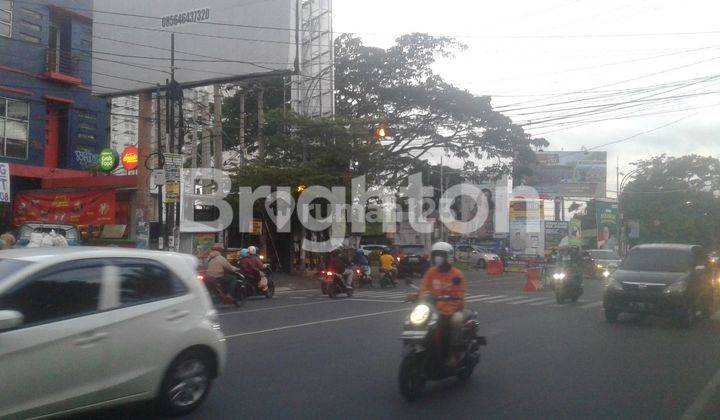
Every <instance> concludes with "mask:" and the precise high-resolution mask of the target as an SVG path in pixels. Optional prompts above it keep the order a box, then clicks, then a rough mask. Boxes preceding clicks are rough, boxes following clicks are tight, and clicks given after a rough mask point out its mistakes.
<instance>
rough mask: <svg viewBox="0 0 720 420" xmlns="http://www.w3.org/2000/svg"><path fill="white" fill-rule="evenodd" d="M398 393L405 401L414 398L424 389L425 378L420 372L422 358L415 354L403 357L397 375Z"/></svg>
mask: <svg viewBox="0 0 720 420" xmlns="http://www.w3.org/2000/svg"><path fill="white" fill-rule="evenodd" d="M398 385H399V386H400V394H401V395H402V396H403V398H405V400H407V401H414V400H416V399H417V398H418V397H419V396H420V395H421V394H422V392H423V390H424V389H425V378H424V377H423V374H422V359H421V358H420V357H419V356H417V355H410V356H406V357H405V358H403V360H402V363H400V374H399V375H398Z"/></svg>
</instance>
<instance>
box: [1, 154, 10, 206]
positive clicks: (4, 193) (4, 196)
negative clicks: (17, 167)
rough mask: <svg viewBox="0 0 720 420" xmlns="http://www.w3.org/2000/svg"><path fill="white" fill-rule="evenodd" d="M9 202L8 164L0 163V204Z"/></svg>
mask: <svg viewBox="0 0 720 420" xmlns="http://www.w3.org/2000/svg"><path fill="white" fill-rule="evenodd" d="M9 202H10V164H8V163H0V203H9Z"/></svg>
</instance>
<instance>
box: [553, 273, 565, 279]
mask: <svg viewBox="0 0 720 420" xmlns="http://www.w3.org/2000/svg"><path fill="white" fill-rule="evenodd" d="M553 280H556V281H562V280H565V273H555V274H553Z"/></svg>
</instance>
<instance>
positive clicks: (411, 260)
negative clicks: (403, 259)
mask: <svg viewBox="0 0 720 420" xmlns="http://www.w3.org/2000/svg"><path fill="white" fill-rule="evenodd" d="M407 260H408V262H418V261H420V259H419V258H418V257H408V259H407Z"/></svg>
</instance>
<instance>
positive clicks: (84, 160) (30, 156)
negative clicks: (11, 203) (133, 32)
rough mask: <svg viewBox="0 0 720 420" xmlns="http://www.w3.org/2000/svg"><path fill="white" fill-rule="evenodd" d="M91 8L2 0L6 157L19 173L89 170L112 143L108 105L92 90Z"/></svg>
mask: <svg viewBox="0 0 720 420" xmlns="http://www.w3.org/2000/svg"><path fill="white" fill-rule="evenodd" d="M91 9H92V1H91V0H75V1H71V0H53V1H48V0H38V1H34V2H23V1H12V0H3V1H2V2H0V127H3V128H2V129H0V162H9V163H10V164H11V165H12V167H11V168H12V169H11V172H12V173H13V175H15V176H19V177H24V178H29V179H38V177H41V176H43V175H48V174H50V173H51V172H50V171H51V170H66V169H67V170H78V171H82V170H85V169H86V167H87V166H88V164H92V163H93V162H94V160H95V158H96V157H97V154H98V153H99V151H100V150H101V149H102V148H104V147H105V146H106V145H107V136H106V134H105V130H106V127H107V122H106V117H107V106H106V103H105V101H104V100H103V99H100V98H97V97H94V96H92V95H91V94H90V85H91V84H92V63H91V58H92V42H93V40H92V17H91V14H90V13H89V12H86V11H81V10H91ZM52 173H58V172H57V171H53V172H52Z"/></svg>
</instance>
